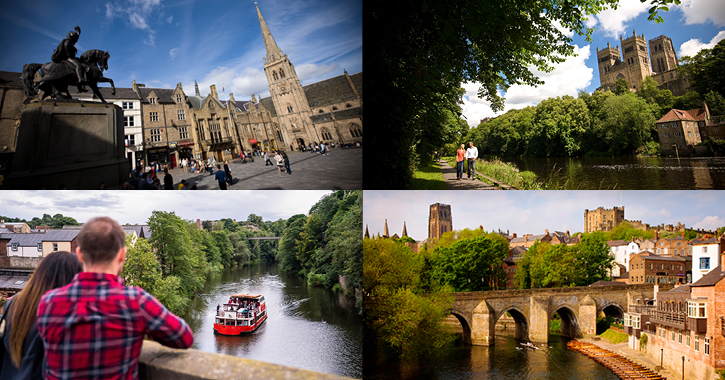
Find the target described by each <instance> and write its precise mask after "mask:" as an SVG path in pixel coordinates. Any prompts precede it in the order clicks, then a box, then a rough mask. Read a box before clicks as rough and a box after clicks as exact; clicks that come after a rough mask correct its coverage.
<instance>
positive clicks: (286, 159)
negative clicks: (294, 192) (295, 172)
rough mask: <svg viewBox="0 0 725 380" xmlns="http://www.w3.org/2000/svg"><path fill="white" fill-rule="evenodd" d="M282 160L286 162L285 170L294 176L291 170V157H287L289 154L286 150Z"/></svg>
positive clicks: (283, 152)
mask: <svg viewBox="0 0 725 380" xmlns="http://www.w3.org/2000/svg"><path fill="white" fill-rule="evenodd" d="M282 159H283V160H284V169H285V170H287V174H289V175H292V169H290V168H289V157H287V153H285V151H284V150H282Z"/></svg>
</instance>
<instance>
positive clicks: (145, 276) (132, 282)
mask: <svg viewBox="0 0 725 380" xmlns="http://www.w3.org/2000/svg"><path fill="white" fill-rule="evenodd" d="M126 247H128V249H127V251H126V261H124V263H123V271H122V277H123V279H124V280H125V282H126V285H128V286H138V287H139V288H141V289H143V290H145V291H147V292H149V293H151V294H154V291H155V286H156V282H158V281H159V279H161V268H160V266H159V262H158V261H156V256H155V255H154V253H153V251H152V250H151V246H150V245H149V243H148V241H147V240H146V239H141V238H139V239H136V242H135V243H134V244H133V245H131V236H127V237H126ZM167 307H168V306H167Z"/></svg>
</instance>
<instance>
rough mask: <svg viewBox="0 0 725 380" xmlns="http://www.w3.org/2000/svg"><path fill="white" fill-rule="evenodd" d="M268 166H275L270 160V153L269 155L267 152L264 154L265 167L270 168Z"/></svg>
mask: <svg viewBox="0 0 725 380" xmlns="http://www.w3.org/2000/svg"><path fill="white" fill-rule="evenodd" d="M268 165H272V166H274V164H273V163H272V161H271V160H270V159H269V153H267V152H266V151H265V152H264V166H268Z"/></svg>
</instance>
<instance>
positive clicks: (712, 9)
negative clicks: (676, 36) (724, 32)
mask: <svg viewBox="0 0 725 380" xmlns="http://www.w3.org/2000/svg"><path fill="white" fill-rule="evenodd" d="M674 8H677V9H679V10H681V11H682V13H683V14H684V19H685V24H686V25H691V24H704V23H707V22H708V21H709V22H712V23H713V24H715V25H718V26H725V1H705V0H682V3H680V5H675V6H674Z"/></svg>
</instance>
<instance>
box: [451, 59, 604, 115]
mask: <svg viewBox="0 0 725 380" xmlns="http://www.w3.org/2000/svg"><path fill="white" fill-rule="evenodd" d="M574 52H575V53H576V54H577V56H575V57H569V58H568V59H567V60H566V61H564V62H562V63H559V64H556V65H554V70H553V71H552V72H550V73H545V72H541V71H538V70H535V69H533V68H530V70H531V71H532V73H534V75H536V76H537V77H539V78H540V79H541V80H543V81H544V84H543V85H540V86H538V87H534V86H524V85H513V86H511V87H510V88H509V89H508V91H507V93H506V105H505V109H504V111H503V112H501V113H505V112H507V111H509V110H511V109H520V108H524V107H527V106H532V105H536V104H538V103H539V102H540V101H542V100H544V99H548V98H551V97H557V96H564V95H571V96H574V97H576V96H577V93H578V91H579V89H583V88H587V87H588V86H589V84H590V83H591V81H592V78H593V75H594V74H593V73H594V69H592V68H589V67H587V65H586V60H587V58H589V55H590V54H591V52H590V48H589V46H584V47H582V48H580V47H578V46H575V47H574ZM479 87H480V86H479V84H477V83H465V84H464V85H463V88H464V89H465V91H466V94H465V96H466V97H468V99H466V98H464V99H463V105H462V106H461V107H462V109H463V115H465V116H466V121H467V122H468V124H469V125H471V126H475V125H478V123H479V122H480V120H481V119H483V118H484V117H492V116H495V115H497V114H496V113H494V112H493V110H491V107H490V103H489V102H488V101H485V100H483V99H479V98H478V96H477V95H476V92H477V91H478V88H479ZM501 113H499V114H501Z"/></svg>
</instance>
